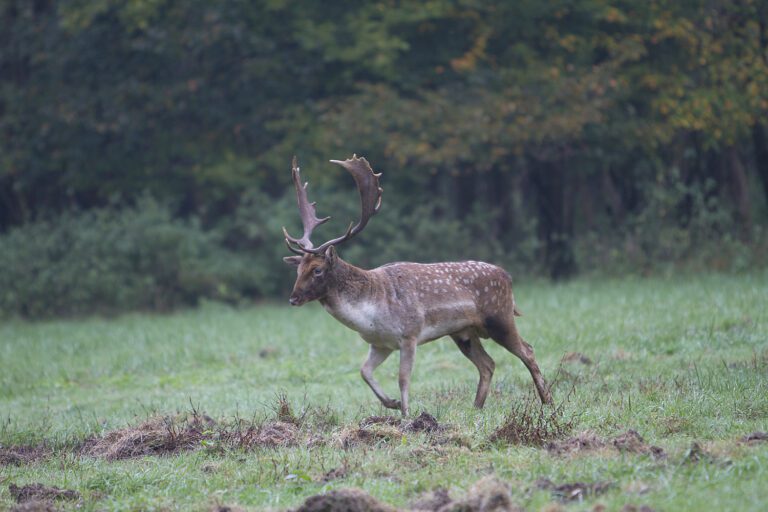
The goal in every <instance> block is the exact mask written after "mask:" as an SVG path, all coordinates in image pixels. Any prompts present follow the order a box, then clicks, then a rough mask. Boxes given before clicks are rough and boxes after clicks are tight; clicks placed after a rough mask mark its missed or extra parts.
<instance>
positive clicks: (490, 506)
mask: <svg viewBox="0 0 768 512" xmlns="http://www.w3.org/2000/svg"><path fill="white" fill-rule="evenodd" d="M440 510H441V512H442V511H446V512H447V511H448V510H467V511H488V512H495V511H498V512H518V511H520V512H522V510H523V509H522V508H520V507H518V506H517V505H515V504H514V503H513V502H512V496H511V495H510V492H509V487H508V486H507V485H506V484H505V483H504V482H502V481H501V480H499V479H498V478H496V477H495V476H486V477H484V478H482V479H480V480H478V481H477V482H476V483H475V484H474V485H473V486H472V487H470V488H469V491H467V495H466V496H465V497H464V499H463V500H460V501H458V502H456V503H454V504H452V505H450V506H449V507H448V508H445V507H443V508H442V509H440Z"/></svg>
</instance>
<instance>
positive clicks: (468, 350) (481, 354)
mask: <svg viewBox="0 0 768 512" xmlns="http://www.w3.org/2000/svg"><path fill="white" fill-rule="evenodd" d="M451 338H453V341H454V342H455V343H456V345H457V346H458V347H459V350H461V353H462V354H464V355H465V356H466V357H467V359H469V360H470V361H472V363H473V364H474V365H475V366H476V367H477V371H478V372H479V373H480V381H479V382H478V383H477V394H476V395H475V407H477V408H478V409H482V408H483V405H485V399H486V398H487V397H488V391H489V389H490V385H491V378H492V377H493V370H494V369H495V367H496V364H495V363H494V362H493V359H491V356H489V355H488V352H486V351H485V349H484V348H483V345H482V343H480V338H479V337H478V336H477V334H471V335H468V334H464V333H461V334H452V335H451Z"/></svg>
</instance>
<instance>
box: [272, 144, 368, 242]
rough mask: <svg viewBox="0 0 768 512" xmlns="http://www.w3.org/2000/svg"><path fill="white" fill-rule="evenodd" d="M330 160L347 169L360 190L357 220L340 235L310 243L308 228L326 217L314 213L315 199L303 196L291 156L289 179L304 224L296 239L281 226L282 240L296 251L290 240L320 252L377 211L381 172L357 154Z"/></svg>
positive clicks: (357, 228)
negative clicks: (298, 237)
mask: <svg viewBox="0 0 768 512" xmlns="http://www.w3.org/2000/svg"><path fill="white" fill-rule="evenodd" d="M331 162H332V163H334V164H339V165H340V166H342V167H344V168H345V169H346V170H347V171H349V173H350V174H352V177H353V178H354V180H355V183H356V184H357V189H358V191H359V192H360V210H361V211H360V221H359V222H358V223H357V224H353V223H350V224H349V227H348V228H347V231H346V232H345V233H344V234H343V235H342V236H340V237H338V238H334V239H332V240H328V241H327V242H325V243H324V244H322V245H321V246H319V247H313V245H312V242H311V241H310V240H309V237H310V236H311V235H312V230H313V229H314V228H315V227H317V226H319V225H320V224H322V223H323V222H325V221H327V220H328V219H329V218H330V217H326V218H324V219H318V218H317V217H315V203H310V202H309V201H308V199H307V191H306V187H307V185H306V184H305V185H304V186H303V187H302V186H300V184H299V179H298V173H299V171H298V167H297V166H296V159H295V157H294V163H293V181H294V183H295V184H296V195H297V197H298V201H299V212H300V213H301V221H302V223H303V224H304V236H302V238H300V239H296V238H293V237H291V236H290V235H288V232H287V231H286V230H285V228H283V234H285V241H286V243H287V244H288V247H289V248H290V249H291V251H293V252H296V253H299V251H297V250H296V249H294V248H293V247H291V243H294V244H296V245H298V246H299V248H300V249H301V252H308V253H312V254H322V253H323V252H325V250H326V249H327V248H328V247H330V246H331V245H338V244H340V243H342V242H344V241H346V240H349V239H350V238H352V237H353V236H355V235H357V234H358V233H359V232H361V231H362V230H363V229H364V228H365V226H366V224H368V221H369V220H370V218H371V217H373V216H374V215H375V214H376V213H377V212H378V211H379V208H381V194H382V192H383V191H382V188H381V187H380V186H379V176H381V173H379V174H377V173H375V172H373V169H371V165H370V164H369V163H368V160H366V159H365V158H363V157H360V158H358V157H357V155H352V158H349V159H347V160H343V161H342V160H331Z"/></svg>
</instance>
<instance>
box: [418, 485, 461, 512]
mask: <svg viewBox="0 0 768 512" xmlns="http://www.w3.org/2000/svg"><path fill="white" fill-rule="evenodd" d="M453 503H454V501H453V499H452V498H451V496H450V494H448V489H446V488H444V487H439V488H437V489H435V490H434V491H431V492H428V493H426V494H422V495H421V496H419V497H418V498H416V499H415V500H414V501H413V502H411V506H410V509H411V510H412V511H414V512H416V511H419V512H420V511H434V510H450V508H451V507H449V506H448V505H452V504H453Z"/></svg>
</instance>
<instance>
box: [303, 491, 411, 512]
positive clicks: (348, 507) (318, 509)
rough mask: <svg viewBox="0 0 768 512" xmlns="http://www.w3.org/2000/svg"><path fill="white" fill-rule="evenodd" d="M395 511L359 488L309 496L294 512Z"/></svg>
mask: <svg viewBox="0 0 768 512" xmlns="http://www.w3.org/2000/svg"><path fill="white" fill-rule="evenodd" d="M330 511H340V512H342V511H343V512H346V511H349V512H356V511H361V512H362V511H365V512H396V511H397V509H396V508H394V507H392V506H389V505H387V504H386V503H382V502H380V501H379V500H377V499H376V498H374V497H373V496H371V495H370V494H368V493H367V492H365V491H363V490H361V489H355V488H350V489H339V490H337V491H330V492H328V493H326V494H316V495H315V496H310V497H309V498H307V500H306V501H305V502H304V504H303V505H301V506H300V507H299V508H297V509H295V512H330Z"/></svg>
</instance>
